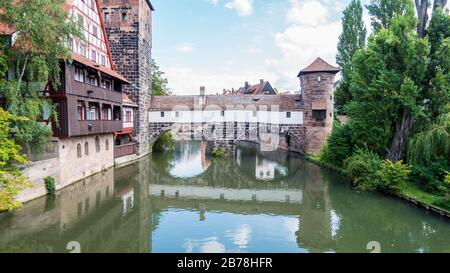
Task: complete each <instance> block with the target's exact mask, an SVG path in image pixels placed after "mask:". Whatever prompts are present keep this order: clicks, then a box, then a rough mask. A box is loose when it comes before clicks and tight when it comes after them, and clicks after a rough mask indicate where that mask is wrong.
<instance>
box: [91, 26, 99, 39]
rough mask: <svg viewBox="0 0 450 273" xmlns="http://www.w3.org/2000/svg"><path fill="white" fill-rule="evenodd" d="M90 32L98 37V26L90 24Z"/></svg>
mask: <svg viewBox="0 0 450 273" xmlns="http://www.w3.org/2000/svg"><path fill="white" fill-rule="evenodd" d="M92 34H93V35H94V36H95V37H98V28H97V26H92Z"/></svg>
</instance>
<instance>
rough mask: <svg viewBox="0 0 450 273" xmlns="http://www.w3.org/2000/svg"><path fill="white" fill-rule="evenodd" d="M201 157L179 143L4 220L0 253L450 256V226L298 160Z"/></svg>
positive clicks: (244, 152)
mask: <svg viewBox="0 0 450 273" xmlns="http://www.w3.org/2000/svg"><path fill="white" fill-rule="evenodd" d="M202 150H204V147H203V146H202V143H201V142H181V143H178V144H177V150H176V151H175V152H174V153H173V154H172V155H153V156H152V158H148V159H146V160H143V161H141V162H138V163H136V164H134V165H130V166H128V167H125V168H122V169H119V170H116V171H108V172H105V173H102V174H99V175H96V176H94V177H92V178H89V179H86V180H85V181H83V182H80V183H78V184H76V185H73V186H71V187H69V188H67V189H65V190H64V191H63V192H61V193H60V194H59V195H58V196H57V197H56V198H55V199H51V198H50V199H49V198H42V199H38V200H36V201H33V202H30V203H28V204H27V205H26V206H25V207H24V209H22V210H20V211H16V212H14V213H6V214H1V215H0V252H69V251H68V250H67V249H66V246H67V243H68V242H70V241H78V242H80V244H81V251H82V252H368V250H367V249H366V245H367V243H368V242H369V241H378V242H380V244H381V250H382V252H450V237H449V234H450V224H449V222H448V221H445V220H443V219H439V218H438V217H435V216H432V215H428V214H427V213H426V212H424V211H422V210H419V209H417V208H413V207H411V206H410V205H408V204H406V203H403V202H400V201H398V200H396V199H393V198H389V197H385V196H381V195H378V194H372V193H358V192H355V191H352V190H351V189H350V188H349V187H348V183H346V182H345V181H343V179H342V178H339V177H337V176H336V175H335V174H334V173H331V172H328V171H325V170H321V169H320V168H319V167H317V166H315V165H312V164H310V163H308V162H305V161H304V160H303V159H301V158H299V157H296V156H293V155H289V154H286V153H280V152H278V153H260V152H258V151H256V150H255V149H254V147H250V146H245V147H241V149H240V150H239V153H238V156H237V158H236V160H215V159H214V160H213V159H210V158H208V157H207V156H206V154H205V153H202ZM203 154H205V155H203ZM199 155H200V156H199ZM175 162H176V163H175ZM179 165H181V166H182V167H179ZM257 169H258V171H257ZM261 170H262V171H263V176H261V175H260V171H261ZM269 171H270V172H271V174H270V175H268V174H267V172H269Z"/></svg>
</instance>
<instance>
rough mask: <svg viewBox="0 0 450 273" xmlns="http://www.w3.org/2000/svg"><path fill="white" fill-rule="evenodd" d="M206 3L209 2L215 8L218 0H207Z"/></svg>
mask: <svg viewBox="0 0 450 273" xmlns="http://www.w3.org/2000/svg"><path fill="white" fill-rule="evenodd" d="M208 2H210V3H211V4H213V5H214V6H215V5H217V4H218V3H219V0H208Z"/></svg>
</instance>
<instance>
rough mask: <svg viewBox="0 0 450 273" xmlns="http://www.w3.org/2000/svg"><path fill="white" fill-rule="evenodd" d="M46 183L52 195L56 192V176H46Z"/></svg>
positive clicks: (48, 191)
mask: <svg viewBox="0 0 450 273" xmlns="http://www.w3.org/2000/svg"><path fill="white" fill-rule="evenodd" d="M44 183H45V188H46V189H47V193H48V194H50V195H53V194H55V191H56V185H55V178H53V177H51V176H47V177H45V178H44Z"/></svg>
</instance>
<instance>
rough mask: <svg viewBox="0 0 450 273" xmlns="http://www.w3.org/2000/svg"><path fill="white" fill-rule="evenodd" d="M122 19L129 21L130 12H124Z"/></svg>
mask: <svg viewBox="0 0 450 273" xmlns="http://www.w3.org/2000/svg"><path fill="white" fill-rule="evenodd" d="M122 21H128V14H127V13H126V12H122Z"/></svg>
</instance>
